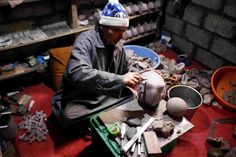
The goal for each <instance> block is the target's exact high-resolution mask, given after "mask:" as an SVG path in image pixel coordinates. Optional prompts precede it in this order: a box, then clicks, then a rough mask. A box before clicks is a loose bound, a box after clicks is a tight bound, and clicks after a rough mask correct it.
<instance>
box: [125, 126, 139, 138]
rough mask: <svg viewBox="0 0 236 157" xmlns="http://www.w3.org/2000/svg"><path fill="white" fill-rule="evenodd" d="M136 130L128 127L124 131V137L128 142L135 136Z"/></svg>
mask: <svg viewBox="0 0 236 157" xmlns="http://www.w3.org/2000/svg"><path fill="white" fill-rule="evenodd" d="M136 132H137V131H136V128H135V127H128V129H127V130H126V133H125V134H126V137H127V139H128V140H130V139H131V138H132V137H133V136H134V135H135V134H136Z"/></svg>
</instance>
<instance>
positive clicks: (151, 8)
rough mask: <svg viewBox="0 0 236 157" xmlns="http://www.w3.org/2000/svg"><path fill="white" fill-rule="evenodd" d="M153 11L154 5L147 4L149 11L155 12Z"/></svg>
mask: <svg viewBox="0 0 236 157" xmlns="http://www.w3.org/2000/svg"><path fill="white" fill-rule="evenodd" d="M153 10H154V3H153V2H152V1H150V2H148V4H147V11H153Z"/></svg>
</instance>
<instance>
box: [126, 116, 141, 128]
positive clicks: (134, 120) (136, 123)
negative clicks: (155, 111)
mask: <svg viewBox="0 0 236 157" xmlns="http://www.w3.org/2000/svg"><path fill="white" fill-rule="evenodd" d="M126 124H128V125H129V126H131V127H137V126H140V125H141V120H140V119H139V118H128V120H127V121H126Z"/></svg>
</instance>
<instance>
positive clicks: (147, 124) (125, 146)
mask: <svg viewBox="0 0 236 157" xmlns="http://www.w3.org/2000/svg"><path fill="white" fill-rule="evenodd" d="M154 121H155V118H153V117H151V118H150V119H149V120H148V122H147V123H146V124H145V125H144V126H142V127H141V129H140V130H139V131H138V132H137V133H136V134H135V135H134V136H133V137H132V138H131V140H129V142H128V143H126V144H125V145H124V146H123V147H122V151H123V152H124V153H127V151H128V150H129V149H130V147H131V146H132V145H133V144H134V143H135V141H136V140H137V139H138V138H139V137H140V136H141V135H142V133H143V132H144V131H145V130H146V129H147V128H148V127H149V126H150V125H151V124H152V123H153V122H154Z"/></svg>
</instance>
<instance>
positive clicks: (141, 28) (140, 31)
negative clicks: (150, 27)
mask: <svg viewBox="0 0 236 157" xmlns="http://www.w3.org/2000/svg"><path fill="white" fill-rule="evenodd" d="M137 32H138V34H139V35H141V34H143V33H144V29H143V26H141V25H140V24H138V26H137Z"/></svg>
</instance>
